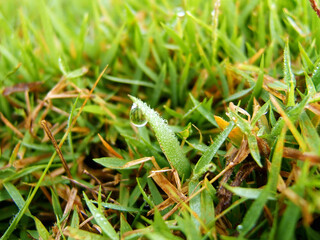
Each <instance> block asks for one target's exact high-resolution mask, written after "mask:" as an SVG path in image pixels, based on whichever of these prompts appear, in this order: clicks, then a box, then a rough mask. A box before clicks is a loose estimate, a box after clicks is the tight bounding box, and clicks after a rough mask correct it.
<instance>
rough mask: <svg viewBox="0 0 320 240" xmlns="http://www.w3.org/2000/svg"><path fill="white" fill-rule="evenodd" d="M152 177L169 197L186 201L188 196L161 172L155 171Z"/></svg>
mask: <svg viewBox="0 0 320 240" xmlns="http://www.w3.org/2000/svg"><path fill="white" fill-rule="evenodd" d="M152 179H153V180H154V181H155V182H156V183H157V184H158V186H159V187H160V188H161V189H162V190H163V191H164V192H165V193H166V194H167V195H168V197H169V198H171V199H173V200H174V201H175V202H177V203H179V202H181V201H185V200H186V199H187V197H186V196H185V195H184V194H183V193H182V192H180V191H179V190H178V189H177V188H176V187H175V186H173V184H172V183H171V182H170V181H169V180H168V179H167V178H166V177H165V176H163V174H162V173H160V172H154V174H153V176H152Z"/></svg>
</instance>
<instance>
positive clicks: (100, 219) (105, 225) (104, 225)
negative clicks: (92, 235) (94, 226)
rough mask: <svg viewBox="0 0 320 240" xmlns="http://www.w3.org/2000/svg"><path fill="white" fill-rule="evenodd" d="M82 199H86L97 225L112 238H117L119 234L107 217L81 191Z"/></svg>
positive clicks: (114, 239) (113, 239) (115, 239)
mask: <svg viewBox="0 0 320 240" xmlns="http://www.w3.org/2000/svg"><path fill="white" fill-rule="evenodd" d="M83 197H84V200H85V201H86V204H87V206H88V208H89V210H90V212H91V214H92V216H93V217H94V219H95V220H96V221H97V223H98V224H99V226H100V227H101V229H102V231H103V232H104V233H105V234H106V235H107V236H108V237H109V238H111V239H112V240H118V239H119V236H118V234H117V232H116V231H115V230H114V229H113V227H112V225H111V224H110V223H109V221H108V219H106V218H105V216H104V214H103V212H102V211H101V210H100V209H98V208H96V207H95V206H94V205H93V203H92V202H91V201H90V200H89V198H88V197H87V195H86V194H85V193H83Z"/></svg>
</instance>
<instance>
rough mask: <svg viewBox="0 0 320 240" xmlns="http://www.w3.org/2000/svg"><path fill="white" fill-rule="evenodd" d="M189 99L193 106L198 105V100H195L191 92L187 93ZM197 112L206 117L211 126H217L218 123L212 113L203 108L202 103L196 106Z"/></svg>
mask: <svg viewBox="0 0 320 240" xmlns="http://www.w3.org/2000/svg"><path fill="white" fill-rule="evenodd" d="M189 96H190V99H191V101H192V103H193V105H194V106H198V105H199V104H200V103H199V101H197V100H196V99H195V98H194V97H193V96H192V94H189ZM197 110H198V112H199V113H201V115H202V116H203V117H204V118H205V119H207V120H208V121H209V122H210V123H211V124H212V125H213V126H215V127H218V124H217V123H216V120H215V119H214V117H213V114H212V113H211V112H209V111H208V110H207V109H205V107H204V106H202V104H201V105H200V106H199V107H198V108H197Z"/></svg>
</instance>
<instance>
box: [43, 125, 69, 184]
mask: <svg viewBox="0 0 320 240" xmlns="http://www.w3.org/2000/svg"><path fill="white" fill-rule="evenodd" d="M41 126H42V128H43V129H44V131H45V132H46V134H47V136H48V137H49V139H50V140H51V142H52V144H53V146H54V148H55V149H56V151H57V154H58V156H59V158H60V160H61V162H62V165H63V167H64V169H65V171H66V173H67V175H68V177H69V178H70V179H72V178H73V177H72V175H71V172H70V169H69V167H68V164H67V162H66V160H65V159H64V157H63V154H62V152H61V149H60V147H59V146H58V144H57V141H56V139H55V138H54V137H53V135H52V132H51V130H50V129H49V126H48V123H47V121H46V120H42V121H41Z"/></svg>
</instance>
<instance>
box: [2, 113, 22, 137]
mask: <svg viewBox="0 0 320 240" xmlns="http://www.w3.org/2000/svg"><path fill="white" fill-rule="evenodd" d="M0 118H1V120H2V122H3V123H4V124H5V125H6V126H7V127H8V128H10V129H11V130H12V131H13V132H14V133H15V134H16V135H17V136H18V137H19V138H23V134H22V133H21V132H20V131H19V130H18V129H17V128H16V127H15V126H13V125H12V123H11V122H10V121H9V120H8V119H6V117H5V116H4V115H3V114H2V113H1V112H0Z"/></svg>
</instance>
